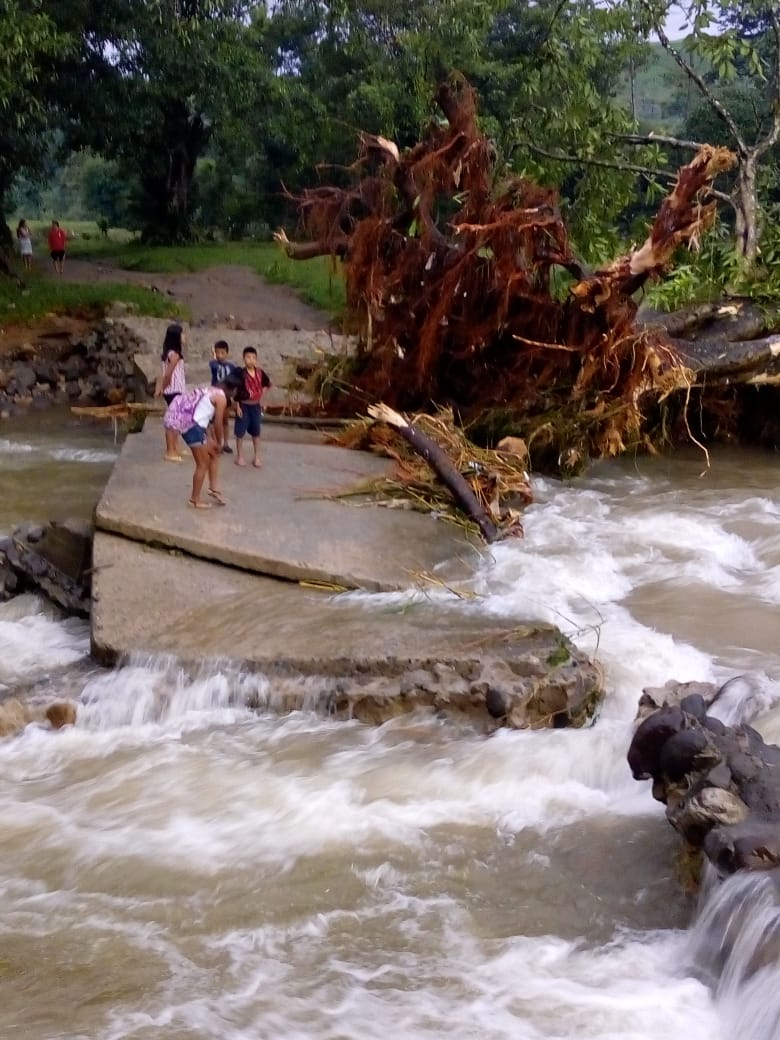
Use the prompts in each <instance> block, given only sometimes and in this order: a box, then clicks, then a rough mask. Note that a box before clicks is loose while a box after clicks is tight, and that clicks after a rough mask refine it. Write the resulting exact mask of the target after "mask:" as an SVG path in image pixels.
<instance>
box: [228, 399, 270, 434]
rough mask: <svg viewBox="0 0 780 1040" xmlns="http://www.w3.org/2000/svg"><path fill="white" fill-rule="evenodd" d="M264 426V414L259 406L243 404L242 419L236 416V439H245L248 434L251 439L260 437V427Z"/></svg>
mask: <svg viewBox="0 0 780 1040" xmlns="http://www.w3.org/2000/svg"><path fill="white" fill-rule="evenodd" d="M262 425H263V412H262V409H261V408H260V405H259V404H242V405H241V418H240V419H239V417H238V416H236V427H235V431H234V432H235V435H236V437H243V436H245V435H246V434H247V433H248V434H249V436H250V437H259V436H260V427H261V426H262Z"/></svg>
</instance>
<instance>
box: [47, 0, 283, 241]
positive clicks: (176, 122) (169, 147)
mask: <svg viewBox="0 0 780 1040" xmlns="http://www.w3.org/2000/svg"><path fill="white" fill-rule="evenodd" d="M255 6H256V5H255V4H254V3H252V2H250V0H74V2H73V3H72V4H69V5H63V7H64V8H67V10H66V12H65V13H64V14H63V16H62V17H63V21H64V22H65V23H66V24H67V26H68V28H69V29H70V30H71V31H72V32H74V33H76V32H78V33H79V37H78V38H79V53H78V55H77V58H76V60H74V61H71V62H69V63H65V64H64V65H63V67H62V70H61V72H62V85H63V103H64V105H65V106H66V107H67V110H68V111H69V113H70V116H71V121H70V126H69V132H70V133H69V136H70V140H71V141H72V142H73V143H74V144H77V145H89V146H92V147H94V148H95V149H96V150H99V151H100V152H101V153H102V154H103V155H105V156H106V157H107V158H110V159H114V160H117V161H118V162H120V164H121V165H122V166H123V167H124V168H126V169H127V170H128V171H131V172H132V173H133V174H134V180H135V181H136V183H137V191H136V194H135V198H134V200H133V201H134V206H135V209H136V211H137V216H138V220H139V223H140V226H141V228H142V236H143V238H144V239H145V240H147V241H155V240H156V241H176V240H182V239H186V238H188V237H190V236H191V235H192V232H193V218H194V215H195V212H196V206H197V196H196V190H195V171H196V168H197V163H198V160H199V158H201V157H202V156H203V155H204V154H205V153H206V151H207V149H208V148H209V146H210V145H211V142H212V141H213V140H214V138H215V136H216V134H217V131H218V128H219V127H220V125H221V123H222V122H223V121H224V120H226V119H235V117H236V114H237V113H238V112H240V111H246V110H247V109H248V107H249V106H250V104H251V102H252V99H253V96H254V93H255V91H256V89H257V86H258V83H260V82H262V81H263V80H264V79H266V78H267V74H266V71H265V69H264V68H263V67H262V66H258V61H257V57H258V56H257V54H256V52H255V51H254V50H253V48H252V47H251V46H250V45H249V34H248V24H249V16H250V14H251V11H252V9H253V8H254V7H255ZM79 27H80V28H79Z"/></svg>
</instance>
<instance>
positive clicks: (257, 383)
mask: <svg viewBox="0 0 780 1040" xmlns="http://www.w3.org/2000/svg"><path fill="white" fill-rule="evenodd" d="M241 375H242V376H243V380H244V386H243V390H242V392H241V393H240V394H239V395H238V396H237V403H236V427H235V435H236V457H235V459H234V461H235V464H236V465H237V466H246V462H244V456H243V452H242V445H243V443H244V437H245V436H246V435H247V434H249V436H250V437H251V438H252V449H253V451H252V465H253V466H254V467H255V469H260V467H261V466H262V465H263V461H262V459H261V458H260V430H261V427H262V422H263V410H262V408H261V407H260V399H261V398H262V396H263V393H264V391H265V390H266V388H267V387H269V386H270V385H271V380H270V379H269V378H268V376H267V375H266V373H265V372H264V371H263V370H262V368H258V365H257V351H256V350H255V348H254V347H245V348H244V367H243V368H242V369H241Z"/></svg>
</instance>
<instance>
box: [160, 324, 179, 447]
mask: <svg viewBox="0 0 780 1040" xmlns="http://www.w3.org/2000/svg"><path fill="white" fill-rule="evenodd" d="M186 340H187V336H186V333H185V332H184V329H183V328H182V327H181V325H179V323H178V322H174V323H173V324H172V325H169V326H168V328H167V329H166V330H165V339H164V340H163V345H162V354H161V355H160V358H161V371H160V375H159V378H158V379H157V382H156V384H155V387H154V396H155V397H162V398H163V399H164V401H165V403H166V404H167V405H168V406H169V407H170V405H171V404H172V403H173V401H174V399H175V398H176V397H178V396H179V395H180V394H183V393H184V392H185V391H186V389H187V379H186V373H185V370H184V344H185V342H186ZM163 457H164V459H165V461H166V462H181V461H182V459H183V456H182V455H180V454H179V437H178V434H177V433H176V432H175V431H174V430H168V429H167V428H166V430H165V455H164V456H163Z"/></svg>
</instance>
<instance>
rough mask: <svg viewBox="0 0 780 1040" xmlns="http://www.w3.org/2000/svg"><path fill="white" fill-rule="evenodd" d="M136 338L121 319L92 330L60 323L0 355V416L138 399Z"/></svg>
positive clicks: (141, 393)
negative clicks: (66, 406)
mask: <svg viewBox="0 0 780 1040" xmlns="http://www.w3.org/2000/svg"><path fill="white" fill-rule="evenodd" d="M141 349H142V339H141V338H140V337H139V336H138V335H137V334H136V333H135V332H134V331H133V330H132V329H131V328H130V327H129V326H128V325H127V324H126V322H125V321H123V320H122V316H121V315H119V314H118V315H117V316H116V317H108V318H104V319H103V320H102V321H101V322H99V323H98V324H96V325H95V326H94V327H92V328H87V329H85V328H84V326H83V324H82V323H78V324H76V323H71V322H68V321H65V320H63V321H62V322H61V323H60V325H59V327H58V326H57V325H55V326H54V328H53V329H52V330H50V331H49V332H48V334H46V335H44V336H41V337H37V338H36V339H35V340H34V341H33V340H32V339H30V340H28V341H24V342H21V343H18V344H16V345H13V346H9V347H8V348H7V349H5V350H4V351H3V352H2V353H1V354H0V418H3V419H7V418H10V417H11V416H12V415H14V414H17V413H19V412H20V411H24V410H27V409H29V408H31V407H34V408H46V407H48V406H49V405H52V404H79V405H98V406H99V405H109V404H118V403H120V402H122V401H125V400H134V399H138V398H139V397H143V396H144V395H145V392H146V385H145V383H146V381H145V379H144V378H143V377H142V376H141V374H140V373H139V370H138V368H137V367H136V365H135V361H134V358H135V355H136V354H137V353H138V352H139V350H141Z"/></svg>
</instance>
